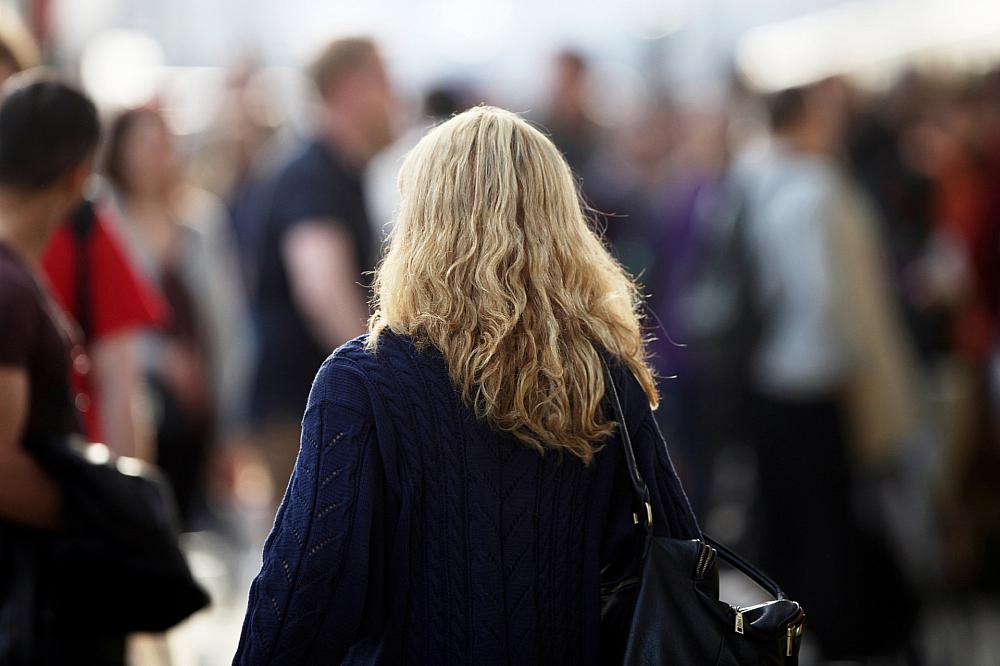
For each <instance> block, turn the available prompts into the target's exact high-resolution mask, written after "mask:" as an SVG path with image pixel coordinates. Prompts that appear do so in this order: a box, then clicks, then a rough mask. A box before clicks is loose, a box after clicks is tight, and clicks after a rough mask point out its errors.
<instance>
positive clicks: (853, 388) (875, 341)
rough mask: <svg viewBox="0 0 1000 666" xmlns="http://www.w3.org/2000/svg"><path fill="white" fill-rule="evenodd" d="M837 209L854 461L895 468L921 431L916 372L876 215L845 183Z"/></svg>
mask: <svg viewBox="0 0 1000 666" xmlns="http://www.w3.org/2000/svg"><path fill="white" fill-rule="evenodd" d="M831 204H832V211H831V212H832V215H831V217H830V221H831V224H830V225H829V227H828V229H829V233H830V235H831V238H830V249H831V252H832V254H833V257H832V259H833V264H834V265H835V266H836V267H837V268H838V270H837V278H836V283H835V290H836V293H835V296H834V303H835V307H836V309H837V317H836V318H837V320H838V321H839V322H840V323H841V325H842V326H843V331H844V333H845V334H846V336H847V339H848V345H849V347H850V348H851V351H852V363H851V367H850V370H849V373H848V376H847V382H846V389H847V396H846V404H847V407H848V411H849V416H850V425H851V428H852V433H851V434H852V437H851V440H852V446H853V448H854V451H853V452H854V454H855V455H854V458H855V462H856V463H857V464H858V465H859V466H860V467H862V468H867V469H877V468H881V467H884V466H886V465H889V464H891V462H892V460H893V458H894V456H895V455H896V453H897V451H898V449H899V445H900V444H901V443H902V442H903V440H904V439H905V438H906V437H908V436H909V435H911V434H912V432H913V429H914V428H915V427H916V423H917V400H918V397H917V391H916V386H917V384H916V381H917V377H916V371H915V366H914V363H913V355H912V350H911V348H910V344H909V341H908V339H907V337H906V334H905V332H904V330H903V327H902V323H901V321H900V317H899V314H898V309H897V306H896V304H895V302H894V301H893V299H892V298H891V297H890V292H889V282H888V276H887V274H886V271H885V270H884V266H885V265H886V263H887V258H886V257H885V256H884V254H883V251H882V243H881V240H880V239H879V237H878V235H877V230H876V220H875V214H874V212H873V211H872V210H871V208H870V207H869V205H868V203H867V201H866V200H865V199H864V197H863V196H862V194H861V193H860V192H859V191H858V190H857V188H856V187H855V186H854V185H853V184H851V183H850V182H849V181H848V180H847V179H846V178H842V179H841V183H840V187H838V188H837V192H836V195H835V196H834V197H833V201H832V202H831Z"/></svg>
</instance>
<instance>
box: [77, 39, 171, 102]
mask: <svg viewBox="0 0 1000 666" xmlns="http://www.w3.org/2000/svg"><path fill="white" fill-rule="evenodd" d="M162 67H163V50H162V49H161V48H160V45H159V44H157V43H156V40H154V39H153V38H152V37H150V36H149V35H148V34H146V33H144V32H140V31H137V30H106V31H104V32H102V33H100V34H98V35H97V36H96V37H94V38H93V39H92V40H90V42H89V43H88V44H87V46H86V47H85V48H84V50H83V56H82V58H81V59H80V75H81V77H82V80H83V86H84V88H85V89H86V90H87V92H89V93H90V95H91V96H92V97H93V98H94V100H95V101H96V102H97V104H98V105H99V106H102V107H111V108H116V107H117V108H122V107H132V106H138V105H140V104H143V103H145V102H148V101H149V100H150V99H152V98H153V97H154V96H155V95H156V93H157V91H158V90H159V86H160V81H161V77H160V74H161V72H162Z"/></svg>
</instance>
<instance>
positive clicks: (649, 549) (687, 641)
mask: <svg viewBox="0 0 1000 666" xmlns="http://www.w3.org/2000/svg"><path fill="white" fill-rule="evenodd" d="M604 373H605V383H606V384H607V387H608V388H607V389H606V391H607V393H608V394H609V396H610V401H611V404H612V408H613V409H614V412H615V418H616V419H617V421H618V431H619V435H620V439H621V443H622V449H623V453H624V456H623V457H624V459H625V463H626V466H627V468H628V474H629V479H630V480H631V483H632V487H633V489H634V490H635V493H636V498H637V500H638V506H640V507H643V509H644V511H643V510H640V511H638V512H636V515H635V520H636V524H637V526H638V529H639V534H638V535H637V546H638V547H637V548H636V549H635V551H636V552H635V553H634V554H628V555H627V559H626V561H625V562H624V563H617V564H616V565H609V566H606V567H605V568H604V569H603V570H602V571H601V602H602V612H601V658H602V663H605V664H612V663H619V664H643V665H651V664H665V665H668V666H672V665H677V666H703V665H705V666H711V665H718V666H756V665H762V666H763V665H767V666H772V665H773V666H779V665H780V666H793V665H795V664H798V653H799V646H800V644H801V640H802V630H803V626H804V623H805V613H804V612H803V610H802V607H801V606H800V605H799V604H798V603H797V602H795V601H792V600H790V599H787V598H786V597H785V594H784V592H782V591H781V588H780V587H778V585H777V584H776V583H775V582H774V581H773V580H771V579H770V578H769V577H767V576H766V575H765V574H764V573H763V572H761V571H760V570H759V569H757V568H756V567H754V566H753V565H752V564H750V563H749V562H747V561H746V560H744V559H743V558H741V557H740V556H739V555H737V554H736V553H734V552H732V551H731V550H729V549H728V548H726V547H725V546H723V545H722V544H719V543H718V542H715V541H713V540H712V539H710V538H708V537H703V540H682V539H671V538H666V537H656V536H653V532H652V521H653V512H652V508H651V506H650V502H649V488H648V487H647V486H646V483H645V481H643V479H642V475H641V474H640V473H639V469H638V467H637V466H636V462H635V452H634V450H633V449H632V441H631V438H630V437H629V433H628V429H627V428H626V427H625V417H624V415H623V413H622V407H621V402H620V400H619V399H618V391H617V389H616V388H615V384H614V380H613V378H612V376H611V371H610V370H609V369H608V367H607V365H606V364H605V367H604ZM719 559H722V560H723V561H725V562H727V563H728V564H729V565H730V566H732V567H734V568H735V569H736V570H738V571H740V572H742V573H743V574H744V575H746V576H747V577H749V578H750V579H751V580H753V581H754V582H755V583H757V584H758V585H760V586H761V587H762V588H763V589H764V590H766V591H767V592H768V593H769V594H770V595H771V596H773V597H774V598H775V599H774V600H773V601H768V602H766V603H762V604H757V605H754V606H750V607H747V608H741V607H737V606H731V605H729V604H727V603H725V602H723V601H720V600H719V573H718V568H717V562H718V560H719Z"/></svg>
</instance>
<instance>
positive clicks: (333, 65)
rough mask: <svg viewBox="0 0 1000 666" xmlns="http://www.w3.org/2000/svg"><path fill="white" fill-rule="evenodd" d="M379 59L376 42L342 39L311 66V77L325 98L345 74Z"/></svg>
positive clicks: (358, 38)
mask: <svg viewBox="0 0 1000 666" xmlns="http://www.w3.org/2000/svg"><path fill="white" fill-rule="evenodd" d="M377 57H378V49H377V48H376V47H375V42H374V41H372V40H371V39H370V38H368V37H341V38H338V39H334V40H333V41H331V42H330V43H329V44H327V45H326V46H325V47H323V48H322V49H321V50H320V52H319V53H318V54H316V57H314V58H313V60H312V62H311V63H310V65H309V77H310V78H311V79H312V81H313V83H314V84H315V85H316V89H317V90H318V91H319V94H320V95H321V96H323V97H326V95H327V94H328V93H329V92H330V90H331V89H332V88H333V87H334V86H335V85H336V84H337V83H338V82H339V81H340V79H341V78H343V76H344V75H345V74H350V73H352V72H356V71H358V70H359V69H363V68H365V67H367V66H368V65H370V64H371V63H372V61H373V60H374V59H376V58H377Z"/></svg>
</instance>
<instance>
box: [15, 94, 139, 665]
mask: <svg viewBox="0 0 1000 666" xmlns="http://www.w3.org/2000/svg"><path fill="white" fill-rule="evenodd" d="M22 77H23V78H18V77H15V79H12V80H11V81H8V83H7V86H6V88H5V94H4V98H3V102H2V103H0V321H2V322H3V325H2V326H0V396H3V399H2V400H0V533H2V535H0V572H2V577H0V615H2V617H0V663H3V664H13V665H20V664H77V663H80V664H82V663H86V664H121V663H123V662H124V637H123V636H93V635H88V636H82V635H79V634H77V633H75V631H74V624H75V623H74V618H69V617H58V616H53V614H52V613H51V611H49V610H47V608H46V605H45V599H46V594H45V590H44V586H45V577H44V575H39V571H40V569H39V567H42V566H43V561H42V558H41V552H42V551H41V550H39V552H38V553H37V554H36V556H32V557H24V556H23V555H24V553H22V552H20V551H18V553H17V555H19V556H15V552H14V551H12V550H11V543H12V541H14V539H8V538H5V537H4V536H3V535H7V536H14V535H15V534H16V535H19V536H22V537H25V539H28V541H27V542H28V543H36V544H38V548H39V549H41V548H42V546H43V545H44V542H45V536H44V534H45V531H47V530H58V529H59V528H60V523H61V509H60V495H59V491H58V488H57V486H56V485H55V483H54V482H53V481H52V480H51V479H50V478H49V477H48V476H47V475H46V473H45V472H44V471H43V470H42V469H41V467H40V466H39V465H38V464H37V463H36V462H35V460H34V458H33V456H32V446H33V443H35V442H38V441H41V440H45V439H48V438H52V437H63V436H68V435H71V434H73V433H76V432H78V431H79V429H80V421H79V415H78V413H77V412H76V410H75V408H74V403H73V399H72V396H71V391H70V384H69V372H70V364H71V362H72V363H85V362H86V360H85V358H84V357H83V356H82V354H81V352H80V349H79V347H78V346H77V347H76V348H75V349H74V352H73V355H72V356H71V349H73V342H72V341H73V340H74V339H76V338H77V332H76V330H75V329H74V328H73V326H72V325H71V324H70V323H69V321H68V320H67V319H66V318H65V317H64V316H63V315H62V314H61V313H60V311H59V310H58V308H57V307H56V306H55V305H54V303H53V300H52V297H51V296H50V295H49V293H48V291H47V289H46V287H45V286H44V279H43V278H42V273H41V266H40V262H41V257H42V252H43V250H44V249H45V246H46V243H47V242H48V240H49V237H50V236H51V234H52V232H53V231H54V230H55V228H56V227H57V226H58V225H59V224H61V223H62V222H63V221H64V220H65V219H66V217H67V216H68V215H69V214H70V212H71V211H72V210H73V209H74V208H75V207H76V206H78V205H79V203H80V200H81V198H82V194H83V187H84V184H85V182H86V181H87V178H88V177H89V175H90V171H91V165H92V160H93V155H94V151H95V149H96V146H97V142H98V138H99V134H100V125H99V122H98V116H97V110H96V109H95V108H94V105H93V104H92V103H91V101H90V100H89V99H87V98H86V97H85V96H84V95H83V94H82V93H80V92H79V91H77V90H76V89H74V88H72V87H70V86H68V85H66V84H65V83H62V82H60V81H59V80H57V79H53V78H48V77H45V76H35V75H27V76H25V75H22ZM71 358H72V361H71ZM31 535H34V536H31ZM25 539H17V541H18V542H19V543H24V542H25ZM12 599H18V600H19V601H18V602H14V603H11V600H12ZM28 636H31V637H33V640H27V639H26V637H28Z"/></svg>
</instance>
